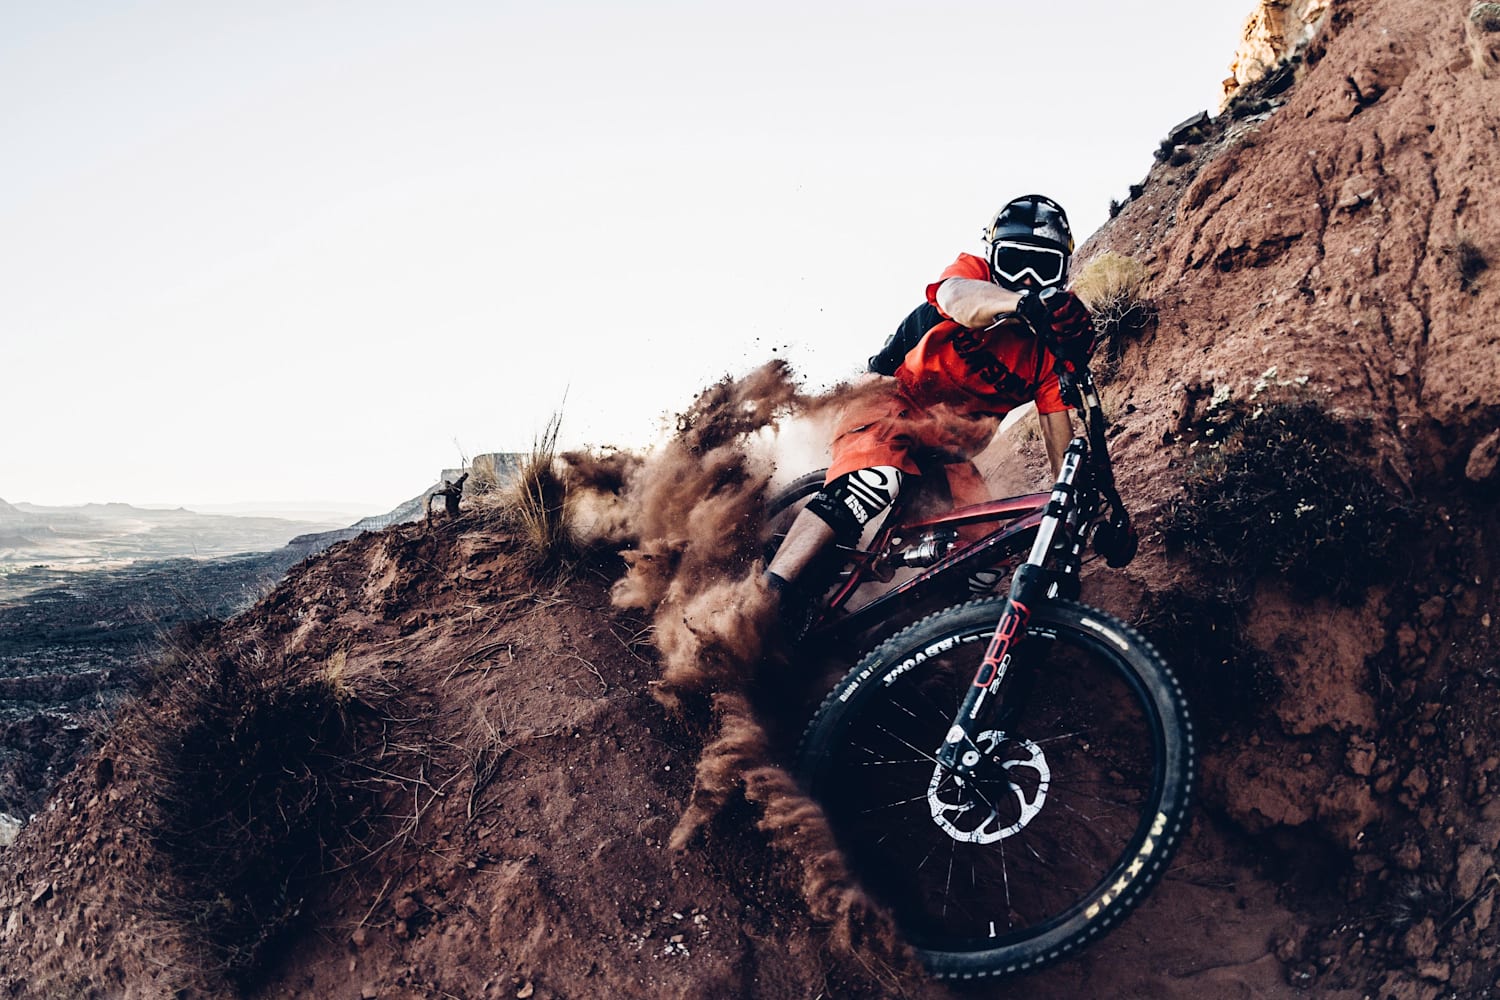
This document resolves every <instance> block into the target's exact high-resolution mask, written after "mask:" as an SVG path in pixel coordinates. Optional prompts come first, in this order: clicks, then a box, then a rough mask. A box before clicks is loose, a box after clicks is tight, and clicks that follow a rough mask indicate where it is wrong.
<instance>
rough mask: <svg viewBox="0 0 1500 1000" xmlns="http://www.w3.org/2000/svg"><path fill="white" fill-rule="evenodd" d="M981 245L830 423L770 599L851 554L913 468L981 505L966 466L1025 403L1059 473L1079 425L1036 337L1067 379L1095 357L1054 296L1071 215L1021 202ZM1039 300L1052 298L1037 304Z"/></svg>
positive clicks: (957, 499)
mask: <svg viewBox="0 0 1500 1000" xmlns="http://www.w3.org/2000/svg"><path fill="white" fill-rule="evenodd" d="M984 244H985V250H986V255H985V257H984V258H980V257H976V256H973V255H972V254H967V253H962V254H959V256H958V259H957V260H955V261H954V262H953V263H952V264H950V265H948V267H947V268H946V269H945V270H944V271H943V273H942V274H941V275H939V277H938V280H937V281H935V282H933V283H932V284H930V285H928V286H927V301H926V302H925V303H923V304H922V305H921V306H918V307H917V308H916V309H915V310H913V312H912V313H911V314H910V315H909V316H907V318H906V319H905V320H904V321H903V322H902V323H901V325H900V326H899V327H898V328H897V330H896V332H895V334H893V335H892V336H891V338H890V340H888V341H887V342H886V345H885V347H884V348H882V349H881V351H880V353H878V354H876V355H875V356H874V357H872V358H871V359H870V370H871V372H872V373H873V376H872V378H871V379H870V380H869V381H868V382H865V383H862V384H861V385H860V386H858V387H857V388H856V389H855V390H854V392H853V393H852V398H851V400H850V401H849V402H848V403H847V404H846V405H845V406H844V408H843V409H842V410H841V411H840V413H839V414H838V416H837V418H836V420H835V424H834V435H833V445H832V448H833V459H832V462H831V464H830V465H829V468H828V475H827V478H826V479H825V480H824V484H823V489H822V490H821V491H819V492H818V493H816V494H815V495H814V496H813V497H812V499H811V500H809V501H808V504H807V506H806V508H805V509H803V511H802V512H801V513H799V514H798V515H797V518H796V520H795V521H794V522H793V523H792V526H791V528H790V529H789V530H788V531H787V535H786V538H785V540H784V541H783V542H782V544H781V547H780V548H779V549H778V550H777V552H776V555H775V556H774V557H773V558H772V560H771V564H770V566H769V567H768V568H767V570H766V582H767V584H768V585H769V586H770V588H771V589H772V590H773V591H775V592H777V593H781V592H783V591H785V590H786V589H787V587H788V585H789V584H790V583H792V582H793V581H795V580H796V579H797V577H798V576H799V575H800V574H801V573H802V571H803V570H804V569H806V567H807V566H808V564H809V563H811V562H812V560H813V559H814V558H815V557H816V556H817V555H818V553H820V552H821V551H823V549H824V548H825V547H826V546H827V545H828V544H829V543H830V542H832V541H834V540H838V541H839V542H840V543H841V544H846V545H854V544H856V543H857V542H858V540H859V536H860V534H861V532H862V531H863V529H864V527H865V525H866V524H868V523H869V521H870V520H871V519H872V518H874V517H875V516H877V515H878V514H880V513H881V512H882V511H884V510H885V509H886V508H887V507H889V506H890V504H891V502H892V501H894V500H895V498H896V496H897V494H898V493H899V492H900V490H901V488H902V485H903V483H904V481H905V479H906V478H907V477H908V476H915V475H918V474H919V467H918V464H917V461H916V459H917V457H918V456H931V457H937V458H938V459H939V460H940V461H941V462H942V463H943V468H944V472H945V473H946V476H947V480H948V487H949V492H950V495H951V497H952V500H953V503H954V504H955V505H956V506H961V505H964V504H970V503H978V502H981V501H983V500H986V499H988V498H989V497H988V490H987V489H986V488H985V485H984V481H983V478H982V477H981V476H980V474H979V470H978V469H977V468H976V467H975V466H974V463H973V461H972V459H973V457H974V456H975V455H977V454H978V453H979V452H980V451H982V450H983V449H984V447H985V446H986V445H987V444H988V443H989V441H990V439H991V438H992V437H993V436H994V434H995V432H996V431H997V430H998V429H999V426H1000V420H1001V418H1003V417H1004V416H1005V414H1006V413H1008V412H1010V410H1012V409H1014V408H1015V407H1017V406H1020V405H1021V404H1023V403H1026V402H1035V403H1036V407H1037V417H1038V419H1039V421H1040V422H1041V431H1042V440H1043V442H1044V443H1045V445H1046V449H1047V457H1048V459H1049V460H1050V462H1051V464H1052V471H1053V474H1054V475H1056V474H1057V473H1058V471H1059V470H1060V468H1061V466H1062V456H1063V452H1064V451H1065V450H1066V449H1067V446H1068V442H1069V441H1070V440H1071V439H1072V437H1073V423H1072V419H1071V418H1070V416H1069V408H1068V406H1067V404H1066V403H1064V402H1063V399H1062V395H1061V392H1060V390H1059V385H1058V377H1057V374H1056V371H1055V369H1054V357H1053V354H1052V352H1051V351H1049V349H1048V346H1047V345H1044V344H1043V343H1041V342H1040V340H1039V338H1038V337H1037V336H1036V334H1035V333H1034V332H1033V329H1034V328H1035V329H1038V330H1042V329H1045V333H1046V335H1047V337H1048V339H1049V340H1050V342H1051V346H1052V347H1054V348H1055V349H1056V350H1057V352H1058V355H1059V356H1060V359H1061V360H1062V361H1063V363H1064V365H1066V366H1068V367H1069V368H1071V367H1072V366H1073V365H1074V364H1076V363H1080V362H1082V361H1083V360H1085V359H1086V358H1087V356H1088V354H1089V352H1090V351H1092V349H1093V345H1094V327H1093V320H1092V318H1091V317H1090V315H1089V312H1088V309H1087V308H1086V307H1085V306H1084V305H1083V303H1082V302H1080V301H1079V300H1078V298H1077V297H1076V296H1074V295H1073V294H1072V293H1071V292H1068V291H1063V290H1062V286H1063V283H1064V282H1065V281H1066V279H1067V274H1068V262H1069V259H1070V258H1071V256H1072V253H1073V233H1072V229H1071V227H1070V226H1069V225H1068V217H1067V214H1066V213H1065V212H1064V211H1063V210H1062V207H1061V206H1059V205H1058V204H1057V203H1056V202H1055V201H1053V200H1052V199H1050V198H1046V197H1043V196H1042V195H1036V194H1032V195H1025V196H1023V197H1020V198H1016V199H1014V200H1012V201H1010V202H1007V203H1006V204H1005V205H1004V206H1002V207H1001V209H1000V210H999V211H998V212H997V213H995V217H994V220H993V221H992V222H991V223H990V225H989V226H988V227H987V228H986V229H985V231H984ZM1047 289H1056V290H1057V291H1055V292H1053V293H1051V294H1050V295H1048V296H1043V294H1042V293H1043V292H1044V290H1047ZM1023 313H1024V314H1025V316H1026V317H1027V318H1028V319H1029V320H1030V321H1031V322H1030V323H1028V322H1027V320H1026V319H1022V314H1023ZM990 582H993V581H990Z"/></svg>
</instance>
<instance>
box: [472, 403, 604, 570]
mask: <svg viewBox="0 0 1500 1000" xmlns="http://www.w3.org/2000/svg"><path fill="white" fill-rule="evenodd" d="M561 426H562V414H561V413H560V412H558V413H553V414H552V417H551V418H550V419H549V420H548V421H547V426H546V428H545V429H544V430H543V431H542V433H541V435H540V436H538V437H537V438H535V439H534V440H533V441H532V444H531V453H530V454H529V455H527V456H526V459H525V461H523V462H522V463H521V467H520V469H519V470H517V472H516V475H515V478H514V480H513V481H512V482H511V484H510V485H508V486H503V485H500V484H499V482H497V481H495V480H494V478H493V476H484V475H481V477H480V478H479V481H478V482H479V488H478V489H477V490H475V491H474V493H473V495H472V496H471V497H470V499H469V502H468V503H469V509H470V510H471V511H472V512H473V513H475V514H476V515H477V516H478V517H479V518H480V520H481V521H485V522H489V523H492V524H497V525H500V526H503V527H505V528H508V529H510V530H512V531H514V532H516V533H517V535H519V536H520V539H521V540H522V541H523V542H524V543H525V546H526V550H527V554H528V556H529V561H530V563H531V564H532V568H534V569H548V568H552V569H556V568H560V567H563V566H566V565H568V564H570V563H571V561H572V559H573V557H574V556H576V555H578V553H579V549H580V542H579V537H578V533H577V531H576V530H575V528H574V523H573V522H574V518H573V513H574V506H575V499H576V498H575V497H574V495H573V491H572V490H571V489H570V488H569V477H568V475H567V472H566V470H564V469H562V468H560V464H559V459H558V454H557V432H558V429H559V428H560V427H561Z"/></svg>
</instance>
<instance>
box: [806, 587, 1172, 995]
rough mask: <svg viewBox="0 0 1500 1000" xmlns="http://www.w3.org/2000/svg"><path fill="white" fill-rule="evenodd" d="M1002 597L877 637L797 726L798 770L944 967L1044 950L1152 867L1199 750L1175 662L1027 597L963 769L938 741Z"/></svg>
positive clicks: (1143, 884)
mask: <svg viewBox="0 0 1500 1000" xmlns="http://www.w3.org/2000/svg"><path fill="white" fill-rule="evenodd" d="M1003 606H1004V599H1003V598H989V599H986V600H981V601H973V602H970V603H968V604H963V605H958V606H956V607H952V608H948V609H947V610H944V611H941V612H938V613H937V614H934V615H931V616H929V617H927V618H925V619H923V620H922V621H920V622H918V623H916V624H915V625H912V626H910V627H909V628H906V629H903V630H902V631H901V632H898V633H897V634H895V635H894V636H892V637H891V638H890V639H888V640H886V641H885V642H883V643H881V644H880V645H879V646H878V647H877V648H876V649H874V650H873V651H872V652H871V653H869V654H868V655H867V656H865V657H864V658H863V659H862V660H860V662H859V663H858V664H856V665H855V667H854V668H853V669H852V670H850V671H849V673H848V674H847V675H846V676H845V677H844V679H843V680H842V681H841V682H840V683H839V684H838V685H837V686H836V687H835V688H834V690H833V692H832V693H831V694H829V696H828V698H827V699H826V700H825V701H824V703H823V705H822V707H821V708H820V709H819V710H818V712H817V714H816V715H815V716H814V718H813V720H812V722H811V723H809V724H808V727H807V730H806V732H805V734H804V736H803V741H802V746H801V749H800V750H799V753H798V761H799V769H800V773H801V775H802V777H803V780H804V781H805V782H806V784H807V786H808V790H809V791H810V792H811V794H812V795H813V796H814V797H815V798H816V799H818V800H819V802H821V803H822V805H823V808H824V810H825V812H826V814H827V816H828V819H829V822H830V823H831V825H832V826H833V829H834V833H835V835H836V836H837V838H838V840H839V843H840V846H841V847H842V848H843V850H844V852H845V854H846V855H847V857H848V859H849V862H850V864H851V867H852V868H853V870H854V871H855V872H856V873H857V874H858V876H859V877H860V879H861V881H862V882H863V883H864V885H865V887H866V889H868V890H869V891H870V892H871V893H873V894H874V895H876V896H877V897H879V898H880V899H882V900H883V901H884V902H885V903H886V904H887V905H888V906H889V907H890V909H891V910H892V912H893V913H894V914H895V917H896V921H897V923H898V924H899V925H900V926H901V928H902V930H903V932H904V933H905V935H906V937H907V939H908V940H909V941H910V943H911V944H912V946H913V947H914V948H916V949H917V951H918V953H919V954H920V955H921V956H922V958H923V960H924V962H925V963H926V964H927V966H928V968H929V970H930V971H931V972H932V973H933V974H934V975H936V976H938V977H940V978H964V979H968V978H975V977H979V976H988V975H1003V974H1007V973H1011V972H1016V971H1020V970H1025V969H1030V968H1034V967H1036V966H1039V965H1042V964H1045V963H1048V962H1052V961H1055V960H1057V959H1059V958H1061V957H1063V956H1064V955H1067V954H1068V953H1069V952H1071V951H1073V950H1075V949H1077V948H1079V947H1080V946H1082V945H1084V944H1085V943H1087V942H1089V941H1090V940H1092V939H1094V938H1096V937H1097V936H1099V935H1100V934H1102V933H1103V932H1104V931H1105V930H1107V929H1109V928H1110V927H1112V926H1114V925H1115V924H1116V923H1117V922H1118V921H1119V920H1120V918H1121V917H1123V916H1124V915H1125V914H1126V913H1127V912H1128V911H1129V910H1131V909H1132V908H1133V907H1134V906H1135V905H1136V904H1137V903H1139V902H1140V901H1141V899H1142V898H1143V897H1144V896H1145V894H1146V892H1147V891H1148V890H1149V889H1150V888H1151V887H1152V886H1153V885H1154V884H1155V883H1156V882H1157V881H1158V880H1159V879H1160V878H1161V876H1162V874H1163V872H1164V871H1165V869H1166V865H1167V862H1168V860H1169V859H1170V858H1171V856H1172V854H1173V852H1174V851H1175V850H1176V848H1177V845H1178V843H1179V841H1180V839H1181V836H1182V833H1183V830H1184V827H1185V825H1186V816H1187V811H1188V801H1189V797H1190V795H1191V790H1192V783H1193V777H1194V768H1195V752H1194V745H1193V733H1192V726H1191V723H1190V721H1189V719H1188V715H1187V708H1186V705H1185V703H1184V701H1183V698H1182V693H1181V689H1180V687H1179V686H1178V683H1177V681H1176V679H1175V678H1174V677H1173V676H1172V674H1171V672H1170V671H1169V670H1168V669H1167V667H1166V665H1165V664H1164V663H1163V662H1162V660H1161V657H1160V656H1159V655H1158V654H1157V652H1156V650H1155V649H1154V648H1153V647H1152V646H1151V644H1150V643H1149V642H1148V641H1147V640H1146V639H1144V638H1143V637H1142V636H1140V635H1139V634H1138V633H1136V632H1135V631H1134V630H1132V629H1130V628H1129V627H1127V626H1125V625H1124V624H1122V623H1120V622H1119V621H1117V620H1115V619H1113V618H1111V617H1109V616H1108V615H1105V614H1103V613H1101V612H1099V611H1096V610H1094V609H1092V608H1089V607H1086V606H1084V605H1081V604H1074V603H1072V602H1067V601H1050V602H1048V603H1046V604H1044V605H1042V606H1041V607H1039V608H1038V609H1037V610H1036V611H1035V613H1034V614H1033V615H1032V617H1031V620H1030V622H1029V623H1028V625H1027V631H1026V636H1025V639H1024V641H1022V642H1020V643H1018V644H1017V645H1016V646H1015V648H1014V658H1013V661H1012V664H1011V668H1010V677H1009V679H1008V681H1007V682H1006V687H1005V690H1004V692H1003V693H1002V696H1001V698H1000V702H999V704H998V705H997V706H995V711H994V713H993V718H992V719H991V720H990V721H989V722H987V723H986V724H985V725H986V728H985V730H984V732H983V733H982V734H980V737H979V741H978V742H979V749H981V750H982V751H983V752H984V754H985V764H984V765H982V767H981V770H980V771H979V772H978V773H977V774H976V775H975V777H974V778H973V779H971V780H970V781H969V782H968V783H963V782H959V781H956V780H955V779H954V777H953V776H952V775H951V774H949V773H947V772H945V771H944V769H942V768H941V767H939V766H938V765H937V763H936V757H935V756H934V754H935V751H936V750H937V748H938V747H939V746H940V745H941V743H942V742H943V738H944V734H945V733H946V732H947V730H948V729H949V727H950V726H951V725H952V723H953V715H954V713H955V712H956V710H957V707H958V705H959V703H960V702H961V700H962V698H963V694H964V692H965V690H966V689H967V688H968V686H969V685H970V684H972V682H973V678H974V673H975V670H976V668H977V666H978V664H979V662H980V660H981V659H982V657H983V655H984V651H985V648H986V645H987V643H988V640H989V638H990V636H991V634H992V633H993V631H994V628H995V624H996V622H997V620H998V619H999V616H1000V611H1001V608H1002V607H1003Z"/></svg>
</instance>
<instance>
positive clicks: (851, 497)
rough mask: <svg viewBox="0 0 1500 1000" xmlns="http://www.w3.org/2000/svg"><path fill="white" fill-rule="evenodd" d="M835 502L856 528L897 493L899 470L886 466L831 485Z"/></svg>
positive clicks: (851, 474)
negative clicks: (834, 494) (839, 502)
mask: <svg viewBox="0 0 1500 1000" xmlns="http://www.w3.org/2000/svg"><path fill="white" fill-rule="evenodd" d="M833 487H834V489H835V490H836V491H837V492H838V493H839V494H840V497H839V499H840V500H841V501H842V502H843V504H844V506H845V507H847V508H848V510H849V513H851V514H853V515H854V519H855V520H856V521H858V522H859V523H860V524H862V525H863V524H867V523H869V520H870V518H872V517H874V516H875V515H877V514H879V513H880V512H881V511H883V510H885V509H886V508H887V507H889V506H890V505H891V502H892V501H893V500H895V499H896V495H897V494H898V493H900V492H901V470H900V469H898V468H896V467H894V466H890V465H877V466H875V467H874V468H870V469H857V470H855V471H854V472H851V473H849V474H848V475H847V476H844V477H842V479H840V480H839V481H838V482H836V483H834V484H833Z"/></svg>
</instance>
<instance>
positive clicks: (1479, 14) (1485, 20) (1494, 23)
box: [1469, 3, 1500, 31]
mask: <svg viewBox="0 0 1500 1000" xmlns="http://www.w3.org/2000/svg"><path fill="white" fill-rule="evenodd" d="M1469 20H1470V21H1473V22H1474V25H1475V26H1476V27H1478V28H1479V29H1480V30H1481V31H1500V3H1476V4H1475V5H1474V9H1473V10H1471V11H1469Z"/></svg>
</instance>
